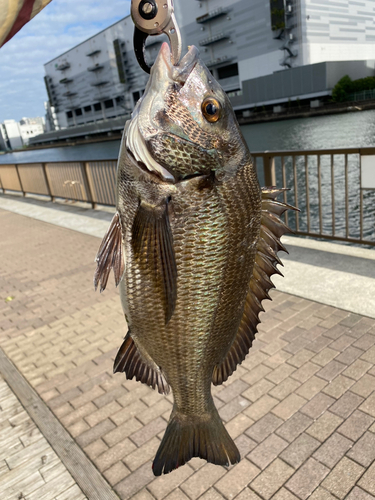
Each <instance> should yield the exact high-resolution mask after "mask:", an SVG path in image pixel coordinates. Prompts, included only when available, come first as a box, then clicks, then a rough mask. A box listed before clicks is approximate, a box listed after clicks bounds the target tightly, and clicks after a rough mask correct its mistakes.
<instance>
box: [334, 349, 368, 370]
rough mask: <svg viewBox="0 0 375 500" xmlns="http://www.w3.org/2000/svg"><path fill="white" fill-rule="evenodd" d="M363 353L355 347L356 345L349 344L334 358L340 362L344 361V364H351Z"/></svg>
mask: <svg viewBox="0 0 375 500" xmlns="http://www.w3.org/2000/svg"><path fill="white" fill-rule="evenodd" d="M362 354H363V351H361V349H357V348H356V347H353V346H350V347H348V348H346V349H345V350H344V351H343V352H342V353H341V354H340V355H339V356H337V357H336V358H335V359H336V361H339V362H340V363H344V365H347V366H348V365H351V364H352V363H353V362H354V361H355V360H356V359H357V358H359V357H360V356H361V355H362Z"/></svg>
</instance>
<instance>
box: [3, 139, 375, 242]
mask: <svg viewBox="0 0 375 500" xmlns="http://www.w3.org/2000/svg"><path fill="white" fill-rule="evenodd" d="M253 158H254V162H255V165H256V168H257V171H258V177H259V180H260V183H261V185H266V186H280V187H283V188H289V190H288V191H284V193H283V198H284V202H286V203H289V204H290V205H293V206H295V207H297V208H299V210H300V212H292V211H288V212H287V213H286V214H285V222H286V223H287V224H288V225H289V226H290V227H291V229H292V230H293V231H294V232H295V233H296V234H299V235H303V236H312V237H317V238H324V239H329V240H341V241H346V242H351V243H361V244H366V245H372V246H375V148H361V149H358V148H347V149H325V150H308V151H272V152H271V151H266V152H255V153H253ZM116 164H117V161H115V160H104V161H88V162H54V163H33V164H18V165H10V164H9V165H0V188H2V189H3V191H4V192H6V191H19V192H22V194H23V195H25V194H26V193H30V194H41V195H48V196H50V197H51V199H52V200H53V199H54V198H65V199H70V200H76V201H84V202H89V203H91V204H92V206H93V207H95V206H96V205H97V204H101V205H110V206H112V205H115V203H116V195H115V185H116Z"/></svg>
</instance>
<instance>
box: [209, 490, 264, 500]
mask: <svg viewBox="0 0 375 500" xmlns="http://www.w3.org/2000/svg"><path fill="white" fill-rule="evenodd" d="M202 498H203V497H202ZM220 498H225V497H222V496H221V497H220ZM215 500H216V499H215ZM218 500H219V499H218ZM236 500H262V499H261V498H260V496H259V495H257V494H256V493H255V492H254V491H252V490H251V489H250V488H245V489H244V490H242V491H241V493H240V494H239V495H237V496H236Z"/></svg>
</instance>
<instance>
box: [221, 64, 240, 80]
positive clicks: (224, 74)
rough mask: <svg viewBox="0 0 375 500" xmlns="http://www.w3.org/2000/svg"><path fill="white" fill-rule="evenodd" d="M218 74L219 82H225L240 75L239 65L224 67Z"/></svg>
mask: <svg viewBox="0 0 375 500" xmlns="http://www.w3.org/2000/svg"><path fill="white" fill-rule="evenodd" d="M217 74H218V77H219V80H223V79H224V78H230V77H231V76H237V75H238V64H237V63H234V64H229V66H223V67H222V68H218V70H217Z"/></svg>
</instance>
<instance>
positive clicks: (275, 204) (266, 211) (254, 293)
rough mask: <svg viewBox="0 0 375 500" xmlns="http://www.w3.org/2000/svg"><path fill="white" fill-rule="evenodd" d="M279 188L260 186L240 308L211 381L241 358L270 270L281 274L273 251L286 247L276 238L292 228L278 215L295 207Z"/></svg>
mask: <svg viewBox="0 0 375 500" xmlns="http://www.w3.org/2000/svg"><path fill="white" fill-rule="evenodd" d="M282 192H283V190H282V189H276V188H262V215H261V226H260V235H259V241H258V245H257V253H256V256H255V262H254V268H253V274H252V276H251V279H250V283H249V288H248V292H247V295H246V300H245V306H244V311H243V315H242V318H241V322H240V326H239V328H238V330H237V334H236V337H235V338H234V341H233V343H232V345H231V347H230V348H229V351H228V352H227V354H226V356H225V357H224V359H223V360H222V361H221V363H220V364H218V365H216V366H215V368H214V371H213V375H212V383H213V384H214V385H220V384H222V383H223V382H225V381H226V380H227V379H228V378H229V377H230V376H231V375H232V373H233V372H234V371H235V370H236V368H237V366H238V365H239V364H241V363H242V361H243V360H244V359H245V357H246V355H247V354H248V352H249V349H250V347H251V346H252V343H253V340H254V339H255V334H256V333H257V331H258V330H257V326H258V324H259V323H260V320H259V313H260V312H261V311H264V309H263V306H262V301H263V300H264V299H270V296H269V295H268V292H269V290H270V289H271V288H274V287H275V286H274V284H273V283H272V281H271V279H270V278H271V276H272V275H273V274H281V272H280V271H279V270H278V269H277V267H276V266H277V264H281V260H280V259H279V258H278V256H277V252H279V251H280V250H283V251H286V249H285V248H284V246H283V244H282V243H281V241H280V238H281V236H282V235H283V234H285V233H291V232H292V231H291V229H289V228H288V227H287V226H286V225H285V224H284V222H283V221H282V220H281V219H280V216H281V215H282V214H283V213H284V212H285V211H286V210H288V209H292V210H297V209H296V208H294V207H292V206H290V205H287V204H286V203H283V202H281V201H277V200H276V197H277V195H278V194H280V193H282Z"/></svg>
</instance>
